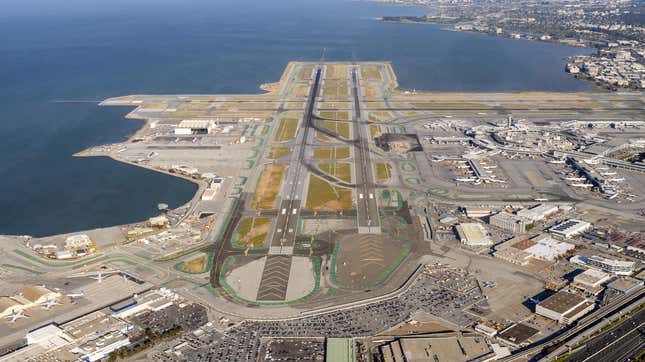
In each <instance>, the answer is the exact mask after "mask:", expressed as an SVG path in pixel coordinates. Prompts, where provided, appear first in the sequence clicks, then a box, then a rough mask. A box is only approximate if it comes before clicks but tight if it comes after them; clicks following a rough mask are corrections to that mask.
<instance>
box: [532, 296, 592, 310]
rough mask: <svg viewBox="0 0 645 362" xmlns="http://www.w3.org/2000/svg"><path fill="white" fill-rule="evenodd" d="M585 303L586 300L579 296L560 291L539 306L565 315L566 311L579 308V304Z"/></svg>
mask: <svg viewBox="0 0 645 362" xmlns="http://www.w3.org/2000/svg"><path fill="white" fill-rule="evenodd" d="M585 301H586V299H585V298H583V297H581V296H579V295H577V294H573V293H569V292H565V291H560V292H557V293H556V294H554V295H552V296H550V297H549V298H547V299H545V300H544V301H542V302H540V304H538V305H539V306H541V307H543V308H546V309H549V310H552V311H554V312H556V313H565V312H566V311H568V310H570V309H571V308H575V307H577V306H578V305H579V304H581V303H584V302H585Z"/></svg>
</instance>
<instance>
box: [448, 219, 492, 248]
mask: <svg viewBox="0 0 645 362" xmlns="http://www.w3.org/2000/svg"><path fill="white" fill-rule="evenodd" d="M455 230H456V231H457V235H458V236H459V241H461V243H462V244H466V245H468V246H486V245H491V244H492V243H493V241H492V240H491V239H490V237H489V236H488V232H487V231H486V229H485V228H484V226H483V225H482V224H478V223H465V224H459V225H457V226H455Z"/></svg>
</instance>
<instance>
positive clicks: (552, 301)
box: [535, 291, 594, 324]
mask: <svg viewBox="0 0 645 362" xmlns="http://www.w3.org/2000/svg"><path fill="white" fill-rule="evenodd" d="M593 309H594V303H593V302H590V301H588V300H587V299H586V298H584V297H582V296H580V295H578V294H574V293H571V292H567V291H559V292H557V293H556V294H554V295H552V296H550V297H549V298H547V299H545V300H543V301H542V302H540V303H538V304H537V305H536V306H535V313H536V314H539V315H541V316H543V317H547V318H549V319H553V320H555V321H558V323H560V324H571V323H573V322H575V321H576V320H578V319H580V318H582V316H584V315H585V314H587V313H589V312H591V311H592V310H593Z"/></svg>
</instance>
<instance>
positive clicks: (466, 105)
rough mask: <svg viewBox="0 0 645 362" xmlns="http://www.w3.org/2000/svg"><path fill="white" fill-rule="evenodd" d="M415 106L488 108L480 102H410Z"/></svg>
mask: <svg viewBox="0 0 645 362" xmlns="http://www.w3.org/2000/svg"><path fill="white" fill-rule="evenodd" d="M410 104H411V105H412V106H413V107H415V108H458V109H459V108H490V106H487V105H485V104H482V103H432V102H423V103H410Z"/></svg>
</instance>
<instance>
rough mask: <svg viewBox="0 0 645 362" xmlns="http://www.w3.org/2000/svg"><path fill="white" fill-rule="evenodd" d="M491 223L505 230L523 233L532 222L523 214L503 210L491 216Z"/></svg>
mask: <svg viewBox="0 0 645 362" xmlns="http://www.w3.org/2000/svg"><path fill="white" fill-rule="evenodd" d="M490 224H491V225H493V226H497V227H498V228H501V229H504V230H508V231H511V232H514V233H517V234H521V233H524V232H526V227H527V226H528V225H530V224H531V221H529V220H528V219H525V218H523V217H521V216H518V215H515V214H511V213H508V212H506V211H501V212H498V213H497V214H495V215H493V216H491V217H490Z"/></svg>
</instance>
